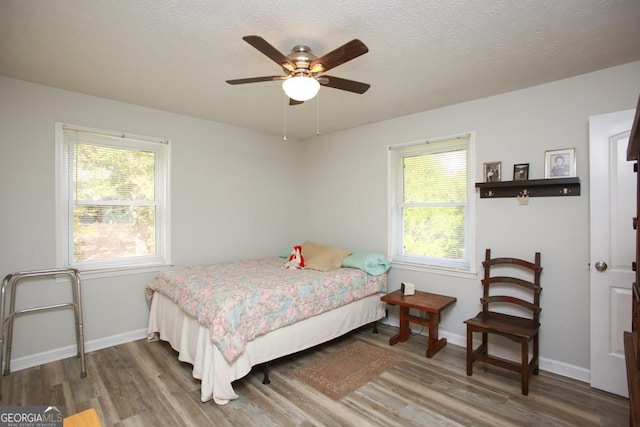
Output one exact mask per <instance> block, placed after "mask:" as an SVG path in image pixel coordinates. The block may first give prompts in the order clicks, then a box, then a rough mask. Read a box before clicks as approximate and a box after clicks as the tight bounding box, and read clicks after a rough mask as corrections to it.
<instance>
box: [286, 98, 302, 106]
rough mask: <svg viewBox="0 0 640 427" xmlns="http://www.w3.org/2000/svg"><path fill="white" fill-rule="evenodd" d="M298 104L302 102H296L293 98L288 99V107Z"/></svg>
mask: <svg viewBox="0 0 640 427" xmlns="http://www.w3.org/2000/svg"><path fill="white" fill-rule="evenodd" d="M300 104H304V101H296V100H295V99H293V98H289V105H300Z"/></svg>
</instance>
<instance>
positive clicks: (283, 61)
mask: <svg viewBox="0 0 640 427" xmlns="http://www.w3.org/2000/svg"><path fill="white" fill-rule="evenodd" d="M242 40H244V41H246V42H247V43H249V44H250V45H251V46H253V47H255V48H256V49H258V50H259V51H260V52H262V53H263V54H264V55H266V56H267V57H268V58H270V59H271V60H272V61H273V62H275V63H276V64H278V65H279V66H281V67H282V68H284V69H285V70H287V71H293V70H294V69H295V68H296V64H294V63H293V61H291V60H290V59H289V58H287V57H286V56H285V55H283V54H282V53H281V52H280V51H279V50H278V49H276V48H275V47H273V46H272V45H270V44H269V42H268V41H266V40H265V39H263V38H262V37H260V36H244V37H243V38H242Z"/></svg>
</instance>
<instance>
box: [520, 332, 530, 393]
mask: <svg viewBox="0 0 640 427" xmlns="http://www.w3.org/2000/svg"><path fill="white" fill-rule="evenodd" d="M521 377H522V379H521V381H522V394H524V395H525V396H527V395H528V394H529V342H528V341H525V342H523V343H522V366H521Z"/></svg>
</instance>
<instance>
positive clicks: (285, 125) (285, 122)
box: [282, 95, 289, 141]
mask: <svg viewBox="0 0 640 427" xmlns="http://www.w3.org/2000/svg"><path fill="white" fill-rule="evenodd" d="M288 98H289V97H288V96H287V95H284V130H283V133H284V136H283V137H282V140H283V141H286V140H287V101H288Z"/></svg>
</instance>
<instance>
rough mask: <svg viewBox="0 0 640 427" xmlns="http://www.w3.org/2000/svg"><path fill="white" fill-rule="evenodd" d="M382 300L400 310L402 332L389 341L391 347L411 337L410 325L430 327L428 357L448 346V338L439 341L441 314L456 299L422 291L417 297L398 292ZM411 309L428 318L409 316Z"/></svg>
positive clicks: (384, 296)
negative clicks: (421, 312) (420, 312)
mask: <svg viewBox="0 0 640 427" xmlns="http://www.w3.org/2000/svg"><path fill="white" fill-rule="evenodd" d="M380 300H381V301H384V302H386V303H387V304H389V305H397V306H399V308H400V332H399V333H398V334H397V335H395V336H393V337H391V338H390V339H389V345H395V344H397V343H399V342H402V341H406V340H407V339H409V335H411V329H409V323H417V324H419V325H423V326H428V327H429V341H428V344H427V357H433V355H434V354H436V353H437V352H438V351H440V350H441V349H442V348H443V347H444V346H445V345H447V339H446V338H441V339H438V323H439V322H440V312H441V311H442V310H444V309H445V308H447V307H449V306H450V305H451V304H453V303H454V302H456V301H457V300H456V298H454V297H449V296H446V295H438V294H432V293H429V292H421V291H416V293H415V295H402V292H401V291H399V290H397V291H395V292H391V293H390V294H387V295H383V296H382V297H380ZM410 308H413V309H416V310H420V311H423V312H424V313H425V315H426V318H424V319H423V318H422V317H418V316H413V315H411V314H409V309H410Z"/></svg>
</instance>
